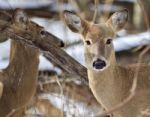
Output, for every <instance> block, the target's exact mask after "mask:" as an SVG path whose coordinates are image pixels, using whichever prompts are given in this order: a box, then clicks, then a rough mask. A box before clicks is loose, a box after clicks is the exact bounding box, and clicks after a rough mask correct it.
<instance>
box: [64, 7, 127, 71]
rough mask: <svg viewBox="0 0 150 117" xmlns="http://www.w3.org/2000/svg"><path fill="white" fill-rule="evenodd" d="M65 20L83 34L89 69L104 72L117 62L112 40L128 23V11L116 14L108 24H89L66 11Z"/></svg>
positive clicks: (73, 29)
mask: <svg viewBox="0 0 150 117" xmlns="http://www.w3.org/2000/svg"><path fill="white" fill-rule="evenodd" d="M64 19H65V22H66V24H67V26H68V27H69V28H70V29H71V30H72V31H73V32H76V33H80V34H81V38H82V40H83V42H84V48H85V53H84V54H85V61H86V65H87V67H88V69H91V70H96V71H102V70H104V69H105V68H107V67H108V66H109V65H110V64H113V62H115V56H114V48H113V44H112V39H113V38H114V36H115V34H116V32H117V31H119V30H120V29H122V28H123V27H124V26H125V24H126V22H127V19H128V11H127V10H126V9H124V10H121V11H118V12H116V13H114V14H113V15H112V16H111V17H110V18H109V19H108V20H107V21H106V23H100V24H93V23H89V22H88V21H85V20H83V19H82V18H81V17H80V16H79V15H77V14H75V13H72V12H69V11H64Z"/></svg>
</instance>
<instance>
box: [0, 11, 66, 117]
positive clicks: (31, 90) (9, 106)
mask: <svg viewBox="0 0 150 117" xmlns="http://www.w3.org/2000/svg"><path fill="white" fill-rule="evenodd" d="M10 19H11V21H10V22H11V23H10V24H11V26H12V27H13V28H14V29H15V30H25V31H26V32H31V31H32V33H31V35H30V36H31V37H32V38H33V39H37V37H38V38H43V39H45V38H46V36H47V35H46V34H47V32H46V31H45V30H44V28H43V27H42V26H39V25H38V24H36V23H33V22H32V21H30V20H29V18H28V16H27V14H26V13H25V12H24V11H23V10H22V9H16V10H15V11H14V14H13V15H12V16H11V18H10ZM62 43H63V42H62V41H59V42H58V44H59V45H62ZM39 54H40V50H39V49H38V48H36V47H35V46H32V45H29V44H26V43H24V42H22V41H21V40H15V39H14V40H13V39H12V40H11V51H10V58H9V65H8V66H7V67H6V68H5V69H2V70H0V96H1V97H0V117H8V116H9V117H23V116H24V110H25V108H26V106H27V105H28V104H29V103H30V100H31V99H32V97H33V96H34V95H35V92H36V86H37V77H38V65H39Z"/></svg>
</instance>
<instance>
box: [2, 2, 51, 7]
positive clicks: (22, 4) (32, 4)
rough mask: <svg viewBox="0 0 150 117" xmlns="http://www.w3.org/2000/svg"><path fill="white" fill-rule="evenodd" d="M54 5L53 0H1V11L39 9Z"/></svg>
mask: <svg viewBox="0 0 150 117" xmlns="http://www.w3.org/2000/svg"><path fill="white" fill-rule="evenodd" d="M51 3H53V0H0V8H1V9H15V8H32V9H33V8H39V7H45V6H48V5H50V4H51Z"/></svg>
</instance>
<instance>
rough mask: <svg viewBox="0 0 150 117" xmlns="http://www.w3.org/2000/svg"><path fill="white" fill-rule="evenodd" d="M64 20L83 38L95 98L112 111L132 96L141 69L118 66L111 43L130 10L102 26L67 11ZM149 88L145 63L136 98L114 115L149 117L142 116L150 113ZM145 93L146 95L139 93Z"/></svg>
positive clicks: (149, 79) (148, 73)
mask: <svg viewBox="0 0 150 117" xmlns="http://www.w3.org/2000/svg"><path fill="white" fill-rule="evenodd" d="M64 18H65V21H66V24H67V25H68V27H69V28H70V27H71V28H70V29H71V30H72V31H73V32H77V33H80V34H81V36H82V40H83V42H84V50H85V52H84V54H85V62H86V65H87V68H88V79H89V86H90V88H91V90H92V92H93V94H94V96H95V98H96V99H97V100H98V102H99V103H100V104H101V105H102V106H103V107H104V108H105V109H106V110H109V109H111V108H113V107H114V106H116V105H117V104H119V103H121V102H122V101H123V100H124V99H125V98H127V97H128V96H129V94H130V90H131V87H132V83H133V79H134V75H135V72H136V70H137V69H136V68H137V67H138V65H130V66H120V65H118V64H117V62H116V58H115V51H114V48H113V44H112V39H113V38H114V37H115V34H116V32H117V31H119V30H120V29H122V28H123V27H124V26H125V24H126V22H127V19H128V11H127V10H126V9H125V10H121V11H118V12H116V13H114V14H113V15H112V16H111V17H110V19H108V21H107V22H106V23H100V24H93V23H89V22H87V21H85V20H83V19H82V18H81V17H80V16H78V15H77V14H75V13H71V12H68V11H65V12H64ZM83 24H84V25H83ZM85 25H86V26H85ZM149 89H150V66H149V65H143V64H142V65H141V66H140V69H139V71H138V81H137V89H136V95H135V96H134V97H133V98H132V99H131V100H130V101H129V102H128V103H127V104H125V105H124V106H123V107H122V108H119V109H118V110H116V111H115V112H114V113H113V115H114V117H140V116H142V117H148V115H142V112H143V111H145V110H148V111H149V112H150V92H149V91H148V90H149ZM142 91H145V93H140V92H142Z"/></svg>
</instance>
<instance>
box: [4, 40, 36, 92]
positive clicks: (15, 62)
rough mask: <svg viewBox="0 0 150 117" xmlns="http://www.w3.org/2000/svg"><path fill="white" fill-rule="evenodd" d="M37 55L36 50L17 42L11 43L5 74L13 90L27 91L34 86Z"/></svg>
mask: <svg viewBox="0 0 150 117" xmlns="http://www.w3.org/2000/svg"><path fill="white" fill-rule="evenodd" d="M38 55H39V51H38V50H37V49H35V48H33V47H29V46H28V47H27V46H26V45H24V44H23V43H21V42H19V41H14V40H12V41H11V52H10V62H9V66H8V67H7V69H6V73H7V75H8V78H9V79H10V81H11V83H12V85H13V88H14V89H15V90H16V89H18V88H19V87H21V88H22V89H25V87H26V88H27V89H29V88H31V87H33V86H35V85H34V83H35V82H36V77H37V73H38V63H39V59H38ZM23 87H24V88H23Z"/></svg>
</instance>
